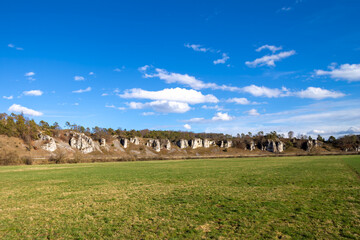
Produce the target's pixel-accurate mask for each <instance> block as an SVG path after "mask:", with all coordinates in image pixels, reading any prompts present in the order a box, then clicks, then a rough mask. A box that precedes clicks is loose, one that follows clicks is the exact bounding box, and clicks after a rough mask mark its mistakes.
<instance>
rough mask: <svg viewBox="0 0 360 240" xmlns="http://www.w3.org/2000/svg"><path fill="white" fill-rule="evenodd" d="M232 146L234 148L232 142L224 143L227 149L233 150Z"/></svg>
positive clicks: (226, 141)
mask: <svg viewBox="0 0 360 240" xmlns="http://www.w3.org/2000/svg"><path fill="white" fill-rule="evenodd" d="M232 146H233V144H232V141H231V140H225V142H224V147H225V148H231V147H232Z"/></svg>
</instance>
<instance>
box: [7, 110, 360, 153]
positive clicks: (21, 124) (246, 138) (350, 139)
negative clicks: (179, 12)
mask: <svg viewBox="0 0 360 240" xmlns="http://www.w3.org/2000/svg"><path fill="white" fill-rule="evenodd" d="M64 130H72V131H76V132H80V133H84V134H86V135H88V136H90V137H92V138H93V139H94V140H100V139H101V138H105V139H108V140H110V139H111V138H112V137H113V136H118V137H124V138H134V137H142V138H153V139H169V140H170V141H177V140H180V139H187V140H190V139H193V138H202V139H205V138H208V139H212V140H215V141H220V140H226V139H231V140H232V141H233V142H234V145H235V146H237V147H239V148H244V147H246V145H248V144H249V143H250V142H251V141H255V142H256V143H260V144H261V143H265V142H266V141H267V140H268V139H272V140H276V139H280V140H282V141H285V143H286V144H287V145H290V146H294V147H299V146H297V145H299V144H301V142H304V141H307V140H313V139H312V137H311V136H306V135H298V136H296V137H295V135H294V132H293V131H289V132H288V134H287V136H285V135H284V134H278V133H277V132H276V131H272V132H270V133H264V132H263V131H259V132H257V133H251V132H248V133H247V134H245V133H239V134H237V135H236V136H231V135H229V134H223V133H194V132H187V131H170V130H149V129H143V130H135V129H131V130H126V129H121V128H118V129H113V128H101V127H98V126H96V127H94V128H92V129H90V128H88V127H87V128H85V127H84V126H81V125H78V124H75V123H70V122H66V123H65V126H64V128H62V127H61V126H60V125H59V124H58V123H57V122H55V123H53V124H51V125H50V124H49V123H47V122H46V121H43V120H41V121H40V122H39V123H36V122H35V121H34V120H33V119H29V118H27V117H25V116H24V115H23V114H14V113H12V114H10V115H8V114H6V113H1V114H0V134H1V135H7V136H9V137H18V138H21V139H23V140H24V142H25V143H27V144H31V141H32V140H37V139H38V133H39V132H40V131H41V132H43V133H44V134H46V135H49V136H52V137H61V134H62V132H63V131H64ZM292 140H301V141H292ZM316 140H318V141H321V142H324V143H327V144H329V145H332V146H333V147H336V148H340V149H342V150H345V151H346V150H350V149H356V148H359V146H360V135H345V136H343V137H340V138H335V137H334V136H330V137H329V138H328V139H327V140H325V139H324V138H323V137H322V136H320V135H318V136H317V138H316ZM299 148H301V147H299Z"/></svg>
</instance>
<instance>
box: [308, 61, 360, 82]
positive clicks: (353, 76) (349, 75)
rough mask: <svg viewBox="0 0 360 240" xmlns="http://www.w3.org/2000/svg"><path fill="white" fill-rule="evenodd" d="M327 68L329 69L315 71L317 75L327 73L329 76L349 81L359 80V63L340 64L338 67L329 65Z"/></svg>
mask: <svg viewBox="0 0 360 240" xmlns="http://www.w3.org/2000/svg"><path fill="white" fill-rule="evenodd" d="M329 68H330V70H329V71H324V70H316V71H315V73H316V74H317V75H319V76H322V75H328V76H330V77H331V78H334V79H339V80H347V81H349V82H356V81H360V64H342V65H340V66H339V67H338V68H336V67H335V66H333V65H330V66H329Z"/></svg>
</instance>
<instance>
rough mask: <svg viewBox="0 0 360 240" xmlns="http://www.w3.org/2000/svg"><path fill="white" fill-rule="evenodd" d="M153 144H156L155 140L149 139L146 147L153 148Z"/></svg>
mask: <svg viewBox="0 0 360 240" xmlns="http://www.w3.org/2000/svg"><path fill="white" fill-rule="evenodd" d="M153 143H154V139H149V140H147V142H146V144H145V145H146V146H148V147H152V146H153Z"/></svg>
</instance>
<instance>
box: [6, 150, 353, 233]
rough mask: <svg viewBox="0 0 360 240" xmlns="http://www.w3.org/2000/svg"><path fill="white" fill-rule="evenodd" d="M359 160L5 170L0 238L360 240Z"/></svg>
mask: <svg viewBox="0 0 360 240" xmlns="http://www.w3.org/2000/svg"><path fill="white" fill-rule="evenodd" d="M359 173H360V156H326V157H325V156H322V157H321V156H313V157H286V158H285V157H282V158H242V159H211V160H183V161H180V160H179V161H151V162H123V163H91V164H65V165H34V166H9V167H1V168H0V239H104V238H106V239H129V238H130V239H154V238H157V239H159V238H167V239H184V238H186V239H199V238H220V239H239V238H241V239H263V238H271V239H273V238H281V239H289V238H292V239H302V238H311V239H315V238H316V239H339V238H344V239H346V238H348V239H360V175H359Z"/></svg>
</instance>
